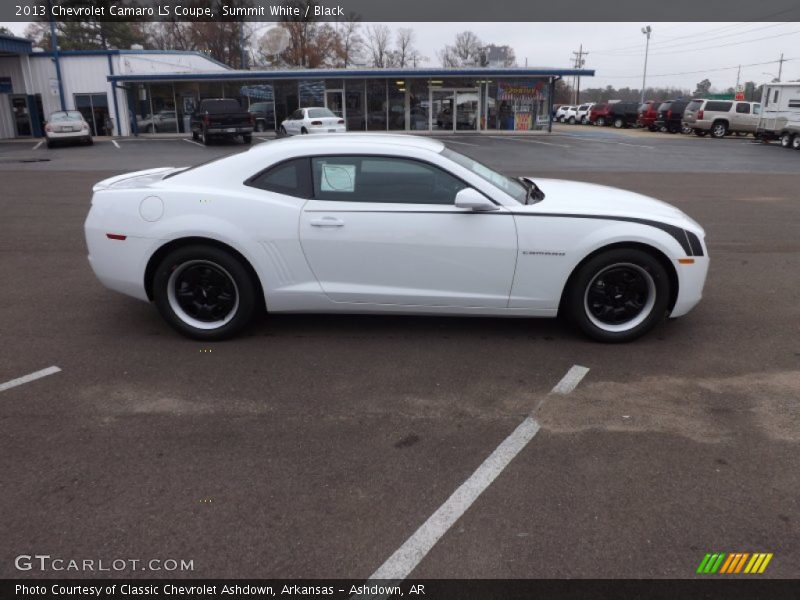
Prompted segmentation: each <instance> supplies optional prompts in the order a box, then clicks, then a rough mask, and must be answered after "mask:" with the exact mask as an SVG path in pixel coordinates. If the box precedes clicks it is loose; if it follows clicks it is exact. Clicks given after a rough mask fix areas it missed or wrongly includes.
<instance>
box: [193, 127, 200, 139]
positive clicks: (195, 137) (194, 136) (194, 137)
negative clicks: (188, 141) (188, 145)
mask: <svg viewBox="0 0 800 600" xmlns="http://www.w3.org/2000/svg"><path fill="white" fill-rule="evenodd" d="M199 139H200V136H199V135H197V132H196V131H195V130H194V129H192V141H193V142H196V141H197V140H199Z"/></svg>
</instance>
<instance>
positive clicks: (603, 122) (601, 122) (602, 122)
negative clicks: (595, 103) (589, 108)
mask: <svg viewBox="0 0 800 600" xmlns="http://www.w3.org/2000/svg"><path fill="white" fill-rule="evenodd" d="M595 122H596V123H597V125H598V126H599V127H605V125H606V120H605V117H597V121H595Z"/></svg>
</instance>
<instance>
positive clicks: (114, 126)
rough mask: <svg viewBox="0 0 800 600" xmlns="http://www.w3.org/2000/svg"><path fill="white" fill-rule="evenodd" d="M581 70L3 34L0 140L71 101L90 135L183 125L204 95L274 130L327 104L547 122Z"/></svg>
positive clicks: (385, 121) (403, 121)
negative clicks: (393, 62) (273, 57)
mask: <svg viewBox="0 0 800 600" xmlns="http://www.w3.org/2000/svg"><path fill="white" fill-rule="evenodd" d="M592 75H594V71H592V70H586V69H549V68H527V67H525V68H517V67H511V68H504V67H486V68H478V67H475V68H452V69H438V68H419V69H417V68H413V69H411V68H409V69H363V68H353V69H313V70H312V69H303V70H274V71H242V70H234V69H230V68H228V67H227V66H225V65H223V64H221V63H219V62H217V61H215V60H213V59H211V58H209V57H208V56H206V55H204V54H202V53H200V52H184V51H162V50H142V49H131V50H85V51H62V52H59V53H57V54H54V53H51V52H41V51H36V50H35V49H34V48H32V45H31V42H30V40H26V39H22V38H17V37H10V36H0V138H15V137H28V136H32V137H38V136H41V135H42V129H43V123H44V120H45V119H46V116H47V115H49V114H50V113H51V112H53V111H56V110H62V109H64V110H79V111H80V112H81V113H83V115H84V118H85V119H86V121H87V122H88V123H89V125H90V127H91V129H92V133H93V134H94V135H119V136H128V135H138V134H166V133H171V134H175V133H187V132H188V127H189V115H190V114H191V113H192V111H193V110H194V109H195V107H196V106H197V104H198V102H199V101H200V100H202V99H203V98H236V99H238V100H239V102H240V103H241V105H242V106H243V107H244V108H246V109H248V110H250V111H251V112H252V113H253V115H254V119H255V121H256V123H257V128H258V129H259V130H264V131H275V130H277V129H278V128H279V127H280V123H281V121H282V120H283V119H285V118H286V117H287V116H289V115H290V114H291V113H292V112H293V111H295V110H296V109H297V108H303V107H307V106H326V107H328V108H329V109H330V110H332V111H333V112H335V113H336V114H337V115H339V116H341V117H342V118H343V119H344V120H345V122H346V123H347V129H348V130H349V131H413V132H416V133H424V132H438V133H443V132H480V131H489V132H500V131H513V132H524V131H535V130H547V129H549V127H550V125H551V114H552V110H551V106H552V98H553V90H554V87H555V82H556V81H557V80H558V79H560V78H565V77H573V76H582V77H586V76H592Z"/></svg>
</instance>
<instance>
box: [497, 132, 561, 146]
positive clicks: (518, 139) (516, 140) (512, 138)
mask: <svg viewBox="0 0 800 600" xmlns="http://www.w3.org/2000/svg"><path fill="white" fill-rule="evenodd" d="M486 137H490V138H492V139H493V140H511V141H512V142H523V143H529V144H544V145H545V146H558V147H559V148H570V147H571V146H568V145H567V144H556V143H555V142H543V141H542V140H531V139H528V138H518V137H511V136H501V135H487V136H486Z"/></svg>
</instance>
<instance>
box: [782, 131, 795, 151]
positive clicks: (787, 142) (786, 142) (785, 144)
mask: <svg viewBox="0 0 800 600" xmlns="http://www.w3.org/2000/svg"><path fill="white" fill-rule="evenodd" d="M791 146H792V134H791V133H784V134H783V135H781V148H791Z"/></svg>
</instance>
